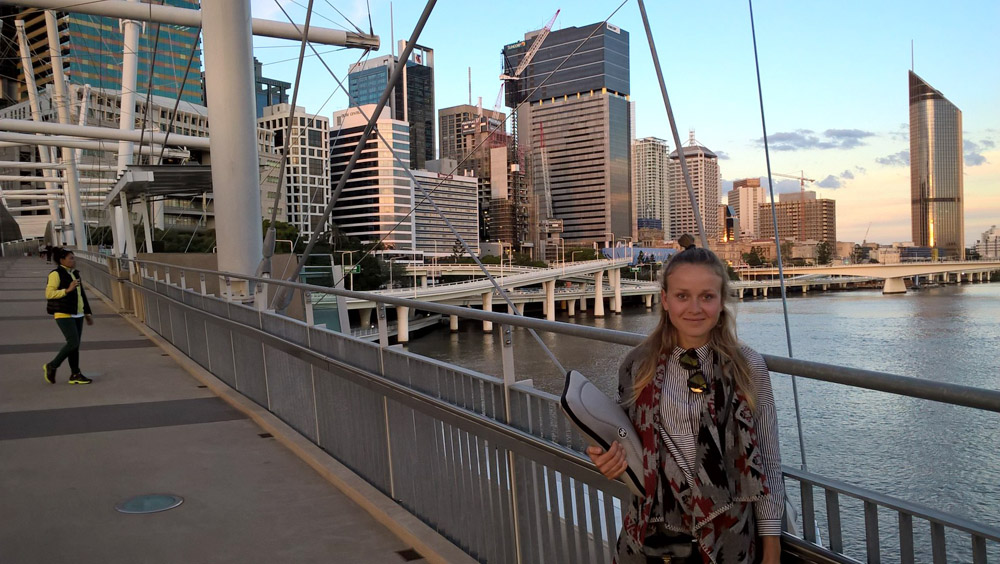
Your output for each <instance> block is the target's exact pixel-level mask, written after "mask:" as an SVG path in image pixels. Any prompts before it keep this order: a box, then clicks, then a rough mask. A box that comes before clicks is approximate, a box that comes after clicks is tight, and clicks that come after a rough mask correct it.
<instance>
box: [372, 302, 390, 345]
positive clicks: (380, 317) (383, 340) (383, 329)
mask: <svg viewBox="0 0 1000 564" xmlns="http://www.w3.org/2000/svg"><path fill="white" fill-rule="evenodd" d="M375 310H376V315H375V317H376V321H377V323H378V344H379V346H381V347H382V348H388V346H389V326H388V324H387V323H386V320H385V304H384V303H381V302H380V303H379V304H378V307H377V308H375Z"/></svg>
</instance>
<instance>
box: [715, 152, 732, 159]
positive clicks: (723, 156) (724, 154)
mask: <svg viewBox="0 0 1000 564" xmlns="http://www.w3.org/2000/svg"><path fill="white" fill-rule="evenodd" d="M715 154H716V155H717V156H718V157H719V160H720V161H728V160H729V153H727V152H725V151H715Z"/></svg>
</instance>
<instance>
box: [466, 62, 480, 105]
mask: <svg viewBox="0 0 1000 564" xmlns="http://www.w3.org/2000/svg"><path fill="white" fill-rule="evenodd" d="M469 105H470V106H471V105H472V67H469ZM480 105H481V104H480Z"/></svg>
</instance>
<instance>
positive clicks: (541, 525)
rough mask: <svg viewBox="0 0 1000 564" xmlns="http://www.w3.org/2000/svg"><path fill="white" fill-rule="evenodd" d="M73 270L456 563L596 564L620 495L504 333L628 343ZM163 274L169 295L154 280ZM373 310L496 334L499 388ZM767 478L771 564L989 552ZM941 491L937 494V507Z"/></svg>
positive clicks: (607, 555)
mask: <svg viewBox="0 0 1000 564" xmlns="http://www.w3.org/2000/svg"><path fill="white" fill-rule="evenodd" d="M78 257H79V259H80V260H78V266H79V267H80V269H81V271H82V272H83V278H84V280H86V281H87V283H88V286H89V288H90V289H92V290H93V291H95V292H98V293H100V294H103V295H104V296H106V297H107V298H108V299H109V300H110V301H112V302H113V303H114V304H115V305H116V307H117V308H118V309H119V310H121V311H122V313H123V315H134V316H135V317H136V318H137V319H138V320H139V321H141V322H142V323H143V324H145V325H146V326H147V327H149V328H150V329H151V330H152V331H155V332H156V333H158V334H159V335H160V336H162V337H163V339H165V340H166V341H168V342H170V343H172V345H173V347H176V350H177V352H178V354H183V355H185V356H186V357H188V358H190V359H191V360H192V361H194V362H196V363H197V364H199V365H201V366H202V367H203V368H204V369H205V370H207V371H209V372H211V373H212V374H213V375H215V377H216V378H218V379H219V381H220V385H221V384H222V383H224V384H225V385H226V386H228V387H229V388H231V389H233V390H235V391H237V392H239V393H240V394H243V395H244V396H246V397H247V398H249V399H250V400H252V401H253V402H256V403H257V404H258V405H259V406H261V408H263V409H266V410H268V411H270V412H271V413H272V414H274V415H276V416H277V417H279V418H281V419H282V420H283V421H284V422H286V423H287V424H288V425H289V426H290V427H291V428H292V429H294V430H295V431H296V432H297V433H299V434H300V435H301V437H303V438H304V439H307V440H308V441H310V442H312V443H313V444H315V445H317V446H319V447H320V448H322V449H323V451H325V452H326V453H329V455H330V456H331V457H333V458H335V459H337V460H338V461H340V462H341V463H342V464H344V465H346V466H347V467H349V468H350V469H351V470H352V471H353V472H355V473H356V474H357V476H358V477H360V478H361V479H363V480H364V481H366V482H367V483H368V484H370V485H372V486H373V487H374V488H376V489H377V490H378V491H379V492H380V495H384V496H387V497H389V498H391V499H392V500H394V502H395V503H397V504H398V507H399V510H400V511H401V512H403V511H405V512H409V513H410V514H412V515H415V516H417V517H418V518H419V519H420V520H421V521H423V522H424V523H426V524H428V525H429V526H431V527H432V528H433V529H434V530H435V531H437V532H438V533H440V534H441V535H443V536H444V537H446V538H447V539H449V540H451V541H452V542H453V543H454V544H455V545H456V546H457V547H459V548H460V549H461V550H463V551H464V552H465V553H466V554H467V555H469V556H470V557H471V558H472V559H473V560H476V561H480V562H497V563H511V564H514V563H529V562H530V563H544V564H549V563H561V562H574V563H576V562H582V563H595V564H596V563H606V562H609V561H610V560H611V557H612V552H613V549H614V544H615V539H616V537H617V535H618V533H619V531H620V528H621V519H622V515H621V508H622V505H623V504H624V503H628V495H629V494H628V490H627V489H626V487H625V486H624V484H622V483H620V482H610V481H608V480H606V479H604V478H603V477H602V476H601V475H600V474H598V473H597V472H596V470H595V469H594V468H593V466H592V464H591V463H590V462H589V460H588V459H586V457H585V456H584V455H583V454H582V451H583V449H584V447H585V446H586V442H585V440H584V439H583V437H582V436H581V435H579V434H578V433H577V432H575V431H574V430H573V428H572V427H570V426H569V424H568V422H567V420H566V418H565V417H563V416H562V415H561V413H560V411H559V407H558V398H557V397H555V396H553V395H551V394H547V393H544V392H541V391H539V390H537V389H535V388H533V387H532V386H531V385H530V383H529V382H527V381H525V377H527V376H529V375H526V374H517V373H516V371H515V368H514V366H515V365H514V357H515V354H516V353H515V351H514V349H513V347H514V345H513V340H512V339H511V338H510V332H511V331H512V330H514V328H515V327H520V328H525V329H533V330H536V331H540V332H545V333H551V334H555V335H563V336H570V337H575V338H584V339H591V340H595V341H600V342H604V343H613V344H618V345H621V347H622V349H621V350H622V354H623V355H624V353H625V352H626V350H627V347H630V346H634V345H636V344H638V343H639V342H641V341H642V340H643V339H644V335H639V334H633V333H625V332H620V331H610V330H604V329H598V328H594V327H587V326H583V325H575V324H568V323H555V322H550V321H547V320H543V319H534V318H526V317H519V316H513V315H507V314H504V313H495V312H492V311H482V310H478V309H473V308H467V307H456V306H451V305H447V304H441V303H429V302H418V301H414V300H412V299H409V298H405V297H402V296H397V295H384V294H383V295H371V294H368V295H365V294H362V293H360V292H352V291H347V290H338V289H330V288H324V287H319V286H310V285H304V284H298V283H289V282H285V281H283V280H272V279H264V278H254V277H249V276H245V275H238V274H234V273H223V272H216V271H211V270H204V269H194V268H185V269H182V268H180V267H177V266H171V265H163V264H158V263H155V262H148V261H147V262H138V261H126V260H118V259H110V258H108V257H103V256H100V255H94V254H89V253H85V252H80V253H79V254H78ZM167 268H169V269H172V270H171V272H172V273H173V276H172V277H170V279H168V277H167V276H164V274H163V273H164V271H165V269H167ZM178 270H181V272H180V273H178ZM178 274H180V276H178ZM185 275H186V278H187V279H190V280H197V279H198V278H201V279H202V280H204V279H205V278H207V277H214V278H216V279H219V280H221V281H220V283H219V285H220V287H221V286H222V283H223V282H226V283H228V282H231V281H232V280H234V279H236V280H239V279H242V280H247V281H248V282H249V283H250V285H251V287H252V288H254V289H255V291H256V293H257V295H260V296H262V298H261V299H258V300H256V301H255V302H253V303H239V302H235V301H227V300H226V299H224V298H221V297H218V296H216V295H212V294H211V293H208V292H207V291H206V290H205V288H206V285H205V284H204V283H203V284H201V287H200V288H199V287H197V286H195V287H191V286H187V285H186V284H185V282H184V280H185ZM277 286H286V287H289V288H290V289H291V290H292V291H293V292H296V293H302V292H307V291H308V292H320V293H327V294H336V295H342V296H345V297H348V298H355V299H369V300H372V301H374V302H375V303H376V307H377V309H378V311H379V312H380V313H379V315H378V316H377V323H378V328H379V338H378V341H377V342H375V343H368V342H365V341H362V340H360V339H356V338H353V337H351V336H349V335H344V334H340V333H337V332H335V331H331V330H328V329H325V328H321V327H317V326H311V325H308V324H306V323H304V322H302V321H300V320H297V319H292V318H289V317H286V316H283V315H280V314H278V313H276V312H274V311H269V310H267V309H266V307H265V306H266V304H267V303H268V300H267V298H268V297H270V294H272V293H273V292H274V290H275V288H276V287H277ZM386 307H408V308H418V307H419V308H420V309H421V310H427V311H431V312H434V313H438V314H441V315H458V316H462V317H465V318H469V319H474V320H478V321H490V322H492V323H495V324H497V325H498V326H499V330H500V334H501V338H500V339H499V340H498V344H497V346H498V347H502V355H501V358H502V366H500V367H498V370H499V375H498V376H491V375H487V374H482V373H477V372H474V371H471V370H468V369H465V368H463V367H460V366H457V365H453V364H448V363H444V362H440V361H437V360H434V359H430V358H427V357H423V356H420V355H417V354H413V353H411V352H409V351H407V350H406V349H405V348H403V347H399V346H390V343H389V339H388V332H387V330H386V325H387V319H386V316H385V315H384V310H385V308H386ZM470 344H471V343H470ZM474 346H482V343H481V342H480V343H475V344H474ZM520 354H524V352H521V353H520ZM765 360H766V362H767V364H768V367H769V369H770V370H771V371H772V372H773V373H775V374H776V376H774V377H776V378H780V377H782V376H778V375H777V374H789V375H795V376H799V377H805V378H809V379H814V380H822V381H825V382H832V383H835V384H838V385H846V386H854V387H858V388H865V389H869V390H878V391H882V392H886V393H891V394H897V395H901V396H908V397H911V398H919V399H920V400H930V401H935V402H939V403H945V404H951V405H960V406H966V407H971V408H974V409H978V410H983V411H987V412H993V413H991V414H990V415H991V416H992V415H993V414H995V413H998V412H1000V392H998V391H991V390H981V389H975V388H968V387H963V386H957V385H953V384H948V383H943V382H936V381H931V380H923V379H916V378H910V377H902V376H895V375H890V374H884V373H878V372H872V371H865V370H857V369H850V368H844V367H839V366H832V365H823V364H818V363H813V362H807V361H802V360H793V359H788V358H782V357H773V356H765ZM576 362H577V364H579V363H580V362H586V360H585V359H576ZM541 369H544V367H539V366H534V367H533V370H535V371H536V372H537V370H541ZM414 469H419V471H414ZM783 471H784V476H785V480H786V483H787V488H786V489H787V490H789V491H795V492H798V493H797V495H795V496H793V498H794V499H795V507H796V509H797V511H798V516H795V517H794V518H792V519H791V520H789V523H788V525H789V528H788V530H787V531H786V532H785V533H783V535H782V546H783V558H782V561H783V562H830V563H845V564H846V563H856V562H857V560H854V559H851V558H850V557H849V556H848V554H849V553H850V554H854V555H860V557H862V558H865V559H866V560H867V561H869V562H879V561H880V559H881V557H882V554H883V553H884V552H887V553H889V554H892V555H896V556H901V558H900V559H901V561H902V562H914V561H915V558H916V557H915V555H921V560H920V561H923V560H924V558H923V556H924V555H929V554H932V553H933V554H934V560H935V561H937V562H945V561H948V559H949V557H950V556H947V555H951V554H958V555H966V556H967V558H966V556H959V557H957V558H953V560H954V561H965V562H975V563H980V562H982V563H985V562H987V561H988V558H987V556H988V555H993V554H998V551H1000V529H997V528H996V527H993V526H990V525H988V524H985V523H979V522H975V521H970V520H968V519H964V518H962V517H959V516H956V515H952V514H949V513H947V512H946V511H943V510H941V509H939V508H936V507H928V506H923V505H918V504H914V503H911V502H908V501H906V500H901V499H896V498H892V497H889V496H885V495H882V494H880V493H877V492H874V491H871V490H867V489H865V488H864V487H863V486H862V485H854V484H846V483H843V482H840V481H837V480H832V479H829V478H826V477H824V476H822V475H819V474H815V473H812V472H806V471H803V470H799V469H796V468H794V467H792V466H788V465H786V466H784V468H783ZM947 487H948V484H940V488H941V490H942V491H946V490H947ZM880 515H881V516H882V517H883V518H889V519H891V520H892V521H893V522H895V521H897V520H898V523H899V527H898V529H894V528H892V527H889V528H886V527H885V524H884V522H883V523H882V525H880V519H879V516H880ZM470 516H472V517H471V518H470ZM848 528H849V529H850V530H852V531H858V530H860V531H863V534H862V538H861V539H860V540H859V539H857V538H851V537H848V536H847V535H845V530H847V529H848ZM818 530H821V531H822V538H820V536H818V535H817V531H818ZM946 538H947V540H946ZM946 543H947V544H946ZM990 558H993V557H990Z"/></svg>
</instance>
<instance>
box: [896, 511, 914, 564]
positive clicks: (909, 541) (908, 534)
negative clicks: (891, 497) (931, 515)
mask: <svg viewBox="0 0 1000 564" xmlns="http://www.w3.org/2000/svg"><path fill="white" fill-rule="evenodd" d="M899 561H900V562H902V563H903V564H911V563H912V562H914V554H913V515H910V514H909V513H903V512H902V511H900V512H899Z"/></svg>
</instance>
